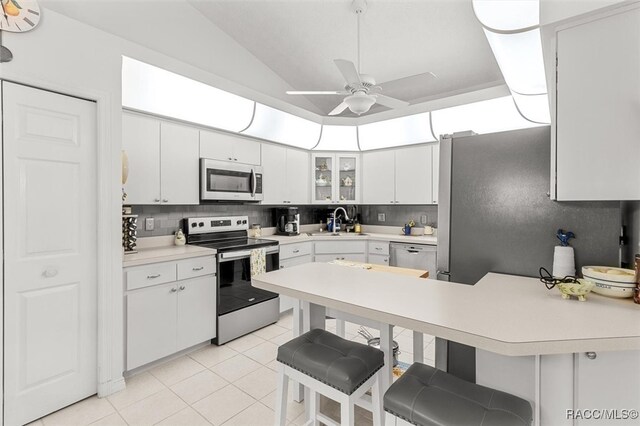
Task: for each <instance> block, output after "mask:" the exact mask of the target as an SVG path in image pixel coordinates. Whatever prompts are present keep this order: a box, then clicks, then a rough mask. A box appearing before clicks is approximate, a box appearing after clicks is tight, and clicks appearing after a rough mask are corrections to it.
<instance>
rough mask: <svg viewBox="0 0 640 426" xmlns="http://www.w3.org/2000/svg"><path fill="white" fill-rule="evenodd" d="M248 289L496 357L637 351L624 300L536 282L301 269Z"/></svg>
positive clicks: (637, 324) (638, 335)
mask: <svg viewBox="0 0 640 426" xmlns="http://www.w3.org/2000/svg"><path fill="white" fill-rule="evenodd" d="M334 238H336V237H334ZM253 285H255V286H256V287H258V288H263V289H265V290H270V291H274V292H277V293H280V294H283V295H286V296H292V297H295V298H298V299H302V300H307V301H310V302H312V303H316V304H318V305H322V306H326V307H328V308H334V309H337V310H341V311H345V312H350V313H352V314H354V315H359V316H362V317H365V318H370V319H373V320H377V321H381V322H385V323H389V324H394V325H397V326H400V327H405V328H409V329H412V330H416V331H419V332H422V333H426V334H431V335H435V336H438V337H442V338H444V339H448V340H453V341H456V342H460V343H463V344H466V345H470V346H474V347H477V348H480V349H484V350H487V351H491V352H495V353H499V354H503V355H540V354H558V353H572V352H587V351H615V350H632V349H633V350H637V349H640V306H639V305H636V304H634V303H633V301H631V299H624V300H619V299H612V298H607V297H604V296H600V295H597V294H589V295H588V296H587V297H588V300H587V301H586V302H579V301H577V300H564V299H562V298H561V297H560V292H559V291H558V290H557V289H553V290H551V291H550V290H547V289H546V288H545V287H544V285H543V284H542V283H540V282H539V281H538V280H537V279H535V278H525V277H518V276H512V275H501V274H495V273H489V274H487V275H486V276H485V277H484V278H482V279H481V280H480V281H479V282H478V283H477V284H476V285H474V286H470V285H464V284H456V283H449V282H444V281H436V280H432V279H426V280H425V279H421V278H413V277H405V276H399V275H394V274H388V273H384V272H371V271H367V270H362V269H356V268H347V267H343V266H339V265H333V264H328V263H308V264H304V265H299V266H294V267H291V268H287V269H281V270H278V271H273V272H269V273H266V274H262V275H259V276H258V277H256V278H254V279H253Z"/></svg>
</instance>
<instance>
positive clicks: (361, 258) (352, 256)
mask: <svg viewBox="0 0 640 426" xmlns="http://www.w3.org/2000/svg"><path fill="white" fill-rule="evenodd" d="M333 260H347V261H349V260H350V261H353V262H362V263H364V262H366V261H367V259H366V256H365V254H364V253H362V254H360V253H334V254H316V262H331V261H333Z"/></svg>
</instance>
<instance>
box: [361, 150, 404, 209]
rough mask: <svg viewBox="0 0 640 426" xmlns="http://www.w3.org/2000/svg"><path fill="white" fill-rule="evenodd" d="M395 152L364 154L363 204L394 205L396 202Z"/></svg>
mask: <svg viewBox="0 0 640 426" xmlns="http://www.w3.org/2000/svg"><path fill="white" fill-rule="evenodd" d="M395 158H396V157H395V151H392V150H385V151H371V152H365V153H363V154H362V202H363V203H364V204H394V203H395V200H396V188H395V185H396V181H395V179H396V178H395V176H396V170H395V164H396V162H395V161H396V160H395Z"/></svg>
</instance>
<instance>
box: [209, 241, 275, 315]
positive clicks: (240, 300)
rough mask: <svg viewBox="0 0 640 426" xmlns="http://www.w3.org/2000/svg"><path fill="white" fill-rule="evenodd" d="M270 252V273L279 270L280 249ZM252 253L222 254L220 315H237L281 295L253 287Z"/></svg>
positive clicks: (273, 249) (268, 267)
mask: <svg viewBox="0 0 640 426" xmlns="http://www.w3.org/2000/svg"><path fill="white" fill-rule="evenodd" d="M266 249H267V256H266V263H267V272H269V271H275V270H277V269H279V258H280V255H279V247H278V246H269V247H267V248H266ZM250 253H251V251H250V250H242V251H233V252H227V253H220V254H219V255H218V271H217V272H218V274H217V275H218V278H217V279H218V315H225V314H229V313H231V312H235V311H237V310H239V309H243V308H246V307H249V306H252V305H256V304H258V303H261V302H264V301H267V300H270V299H274V298H276V297H278V294H277V293H272V292H270V291H266V290H262V289H259V288H255V287H253V286H252V285H251V262H250Z"/></svg>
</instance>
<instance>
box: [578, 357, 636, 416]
mask: <svg viewBox="0 0 640 426" xmlns="http://www.w3.org/2000/svg"><path fill="white" fill-rule="evenodd" d="M575 363H576V369H575V372H576V373H575V374H576V376H575V378H574V383H575V387H576V388H575V393H576V397H577V399H576V406H575V408H576V409H581V410H588V409H603V408H608V409H618V410H619V411H622V410H624V409H627V410H628V409H638V403H639V402H640V379H639V378H638V374H637V366H638V365H639V364H640V351H618V352H587V353H584V352H583V353H578V354H576V356H575ZM618 422H620V424H638V423H637V422H638V420H637V419H627V421H626V422H625V421H622V420H619V421H616V424H618ZM586 424H602V420H596V419H578V425H586Z"/></svg>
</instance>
